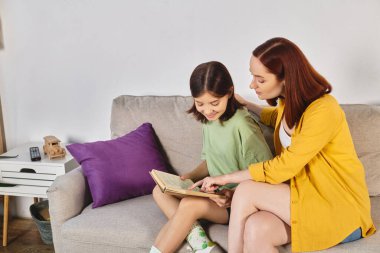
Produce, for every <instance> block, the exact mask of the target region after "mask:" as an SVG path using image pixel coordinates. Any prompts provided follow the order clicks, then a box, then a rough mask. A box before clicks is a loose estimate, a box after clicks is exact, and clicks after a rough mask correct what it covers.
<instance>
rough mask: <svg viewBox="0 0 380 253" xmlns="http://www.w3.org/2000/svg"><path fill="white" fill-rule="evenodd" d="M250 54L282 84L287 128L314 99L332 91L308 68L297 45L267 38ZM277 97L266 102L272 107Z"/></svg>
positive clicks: (283, 40) (323, 80) (325, 81)
mask: <svg viewBox="0 0 380 253" xmlns="http://www.w3.org/2000/svg"><path fill="white" fill-rule="evenodd" d="M252 54H253V56H255V57H257V58H258V59H259V60H260V61H261V63H262V64H263V65H264V66H265V67H266V68H267V69H268V70H269V71H270V72H271V73H273V74H275V75H276V77H277V80H278V81H285V87H284V89H285V108H284V114H285V119H286V123H287V125H288V126H289V127H290V128H292V127H293V126H294V125H295V124H296V123H297V122H298V121H299V120H300V118H301V116H302V114H303V112H304V111H305V110H306V108H307V107H308V106H309V105H310V104H311V103H312V102H313V101H314V100H316V99H318V98H320V97H322V96H323V95H324V94H328V93H330V92H331V90H332V87H331V85H330V84H329V82H328V81H327V80H326V79H325V78H324V77H323V76H322V75H320V74H319V73H318V72H317V71H316V70H315V69H314V68H313V67H312V66H311V64H310V63H309V62H308V60H307V59H306V57H305V55H304V54H303V53H302V51H301V50H300V49H299V48H298V47H297V45H295V44H294V43H293V42H291V41H289V40H287V39H284V38H273V39H270V40H268V41H266V42H265V43H263V44H261V45H260V46H258V47H257V48H256V49H255V50H254V51H253V53H252ZM278 98H279V97H276V98H272V99H268V100H267V102H268V104H270V105H272V106H275V105H277V99H278Z"/></svg>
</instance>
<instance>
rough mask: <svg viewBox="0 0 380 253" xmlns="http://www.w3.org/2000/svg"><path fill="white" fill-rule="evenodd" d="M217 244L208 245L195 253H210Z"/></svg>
mask: <svg viewBox="0 0 380 253" xmlns="http://www.w3.org/2000/svg"><path fill="white" fill-rule="evenodd" d="M215 246H216V245H215V244H214V245H212V246H208V247H207V248H205V249H200V250H196V251H195V253H210V252H211V250H212V249H213V248H215Z"/></svg>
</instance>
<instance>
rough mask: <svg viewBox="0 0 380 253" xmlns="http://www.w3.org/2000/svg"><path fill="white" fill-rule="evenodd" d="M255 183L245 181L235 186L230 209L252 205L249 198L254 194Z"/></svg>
mask: <svg viewBox="0 0 380 253" xmlns="http://www.w3.org/2000/svg"><path fill="white" fill-rule="evenodd" d="M255 183H256V182H254V181H251V180H247V181H244V182H241V183H240V184H239V185H238V186H237V188H236V190H235V192H234V196H233V198H232V209H237V208H240V207H244V206H251V205H252V203H251V201H250V200H249V197H250V196H252V195H254V194H255V191H254V188H255V186H254V184H255Z"/></svg>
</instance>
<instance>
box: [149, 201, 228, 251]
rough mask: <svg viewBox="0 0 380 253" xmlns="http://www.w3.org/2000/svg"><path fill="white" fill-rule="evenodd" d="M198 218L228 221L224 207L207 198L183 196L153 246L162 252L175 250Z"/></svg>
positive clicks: (218, 221)
mask: <svg viewBox="0 0 380 253" xmlns="http://www.w3.org/2000/svg"><path fill="white" fill-rule="evenodd" d="M198 219H207V220H209V221H211V222H215V223H220V224H225V223H227V222H228V213H227V210H226V209H225V208H221V207H219V206H218V205H217V204H216V203H215V202H213V201H212V200H209V199H207V198H197V197H187V198H183V199H182V200H181V202H180V204H179V207H178V209H177V211H176V212H175V214H174V215H173V216H172V218H171V219H170V220H169V222H168V223H167V225H165V227H163V229H161V231H160V233H159V235H158V236H157V239H156V241H155V243H154V245H155V247H156V248H158V249H159V250H160V251H161V252H163V253H167V252H175V250H177V248H178V247H179V246H180V245H181V244H182V242H183V241H184V239H185V238H186V236H187V234H188V233H189V231H190V229H191V226H192V225H193V223H194V222H195V221H196V220H198Z"/></svg>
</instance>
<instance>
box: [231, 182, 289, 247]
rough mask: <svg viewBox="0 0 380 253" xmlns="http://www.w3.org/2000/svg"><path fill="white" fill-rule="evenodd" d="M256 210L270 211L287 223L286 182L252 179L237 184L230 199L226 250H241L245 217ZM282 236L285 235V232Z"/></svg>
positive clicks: (287, 201) (287, 196)
mask: <svg viewBox="0 0 380 253" xmlns="http://www.w3.org/2000/svg"><path fill="white" fill-rule="evenodd" d="M258 211H268V212H271V213H273V214H274V215H276V216H277V217H279V218H280V219H281V220H282V221H284V222H285V223H286V224H288V225H289V224H290V189H289V186H288V185H287V184H278V185H271V184H267V183H260V182H255V181H252V180H247V181H244V182H242V183H240V184H239V186H238V187H237V189H236V191H235V194H234V197H233V199H232V208H231V217H230V223H229V229H228V252H230V253H240V252H243V249H244V243H245V242H244V231H245V229H246V223H247V219H248V218H249V217H250V216H251V215H252V214H254V213H257V212H258ZM282 236H286V234H285V235H282Z"/></svg>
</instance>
